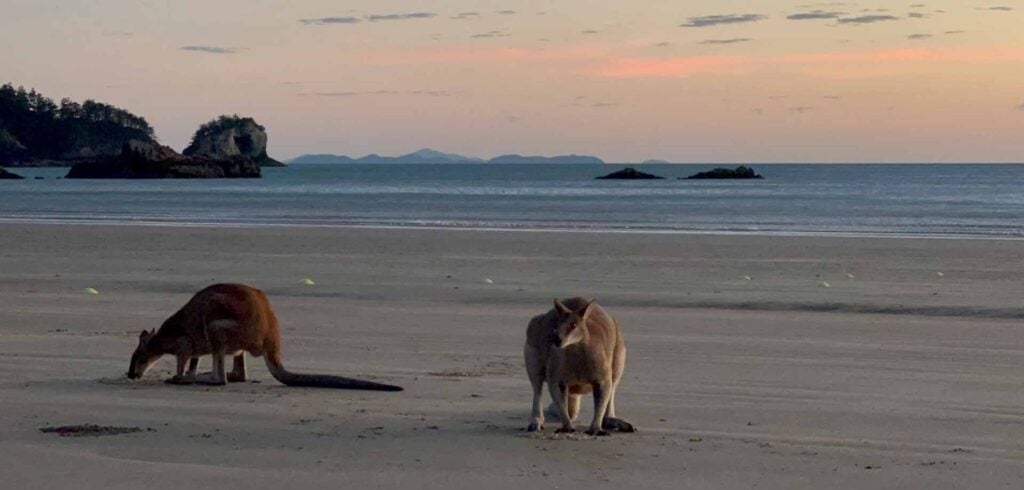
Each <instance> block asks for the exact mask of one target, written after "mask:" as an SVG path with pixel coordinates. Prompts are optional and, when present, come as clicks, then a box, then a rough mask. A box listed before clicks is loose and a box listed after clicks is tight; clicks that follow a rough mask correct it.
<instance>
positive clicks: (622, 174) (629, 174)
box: [594, 167, 665, 180]
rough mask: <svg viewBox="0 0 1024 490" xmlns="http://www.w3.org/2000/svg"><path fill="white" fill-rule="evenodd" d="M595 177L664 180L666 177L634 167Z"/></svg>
mask: <svg viewBox="0 0 1024 490" xmlns="http://www.w3.org/2000/svg"><path fill="white" fill-rule="evenodd" d="M594 178H595V179H598V180H662V179H664V178H665V177H662V176H660V175H654V174H649V173H647V172H641V171H639V170H637V169H635V168H633V167H626V168H624V169H622V170H619V171H618V172H612V173H610V174H608V175H602V176H601V177H594Z"/></svg>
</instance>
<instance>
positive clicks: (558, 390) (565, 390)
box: [548, 383, 576, 433]
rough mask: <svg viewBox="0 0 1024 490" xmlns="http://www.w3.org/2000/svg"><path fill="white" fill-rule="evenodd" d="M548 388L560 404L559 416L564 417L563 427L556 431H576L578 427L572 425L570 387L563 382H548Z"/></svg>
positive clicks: (552, 396) (557, 403) (556, 402)
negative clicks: (569, 407)
mask: <svg viewBox="0 0 1024 490" xmlns="http://www.w3.org/2000/svg"><path fill="white" fill-rule="evenodd" d="M548 388H550V389H551V398H552V399H554V400H555V404H556V405H558V416H559V418H561V419H562V427H560V428H558V429H557V430H555V432H558V433H562V432H576V428H575V427H573V425H572V417H569V410H568V405H569V387H568V386H565V385H563V384H561V383H548Z"/></svg>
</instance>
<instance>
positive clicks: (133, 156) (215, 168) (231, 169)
mask: <svg viewBox="0 0 1024 490" xmlns="http://www.w3.org/2000/svg"><path fill="white" fill-rule="evenodd" d="M259 176H260V166H259V165H258V164H257V163H256V161H255V160H251V159H248V158H244V157H234V158H224V159H212V158H204V157H188V156H182V155H179V154H178V153H177V152H175V151H174V150H172V149H170V148H168V147H166V146H163V145H160V144H157V143H151V142H148V141H137V140H133V141H130V142H128V143H126V144H125V145H124V147H123V148H122V149H121V154H120V155H118V156H117V157H115V158H111V159H104V160H95V161H90V162H83V163H79V164H76V165H75V166H74V167H71V171H69V172H68V175H67V178H69V179H195V178H240V177H259Z"/></svg>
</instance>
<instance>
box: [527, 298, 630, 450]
mask: <svg viewBox="0 0 1024 490" xmlns="http://www.w3.org/2000/svg"><path fill="white" fill-rule="evenodd" d="M554 305H555V307H554V308H552V309H551V310H550V311H548V312H547V313H545V314H543V315H538V316H536V317H534V318H533V319H531V320H530V324H529V326H528V327H527V328H526V346H525V348H524V349H523V352H524V357H525V358H526V372H527V374H528V375H529V377H530V383H531V384H532V385H533V410H532V412H531V413H530V425H529V427H528V428H527V430H529V431H531V432H533V431H538V430H541V429H543V428H544V413H543V412H542V411H541V408H540V406H541V393H542V391H543V386H544V382H545V381H546V382H547V383H548V388H549V389H550V391H551V398H552V399H553V400H554V403H553V405H554V406H555V408H556V410H557V413H558V414H559V417H560V418H561V419H562V427H561V428H560V429H558V430H557V431H556V432H574V431H575V430H576V429H575V428H574V427H573V420H575V419H576V415H577V414H578V413H579V408H580V396H581V395H583V394H586V393H590V392H591V391H592V392H593V393H594V420H593V421H592V422H591V424H590V428H589V429H588V430H587V433H588V434H591V435H607V434H608V433H607V432H606V430H607V429H613V430H618V431H622V432H635V431H636V427H634V426H633V424H630V423H629V422H626V421H625V420H622V419H619V418H616V417H615V390H616V388H618V385H619V381H620V380H621V379H622V371H623V369H624V368H625V365H626V345H625V343H624V342H623V339H622V333H621V332H620V331H619V324H618V322H617V321H615V319H614V318H612V316H611V315H609V314H608V312H606V311H605V310H604V308H601V306H600V305H598V304H597V303H596V302H595V301H588V300H585V299H583V298H570V299H567V300H564V301H559V300H558V299H555V300H554Z"/></svg>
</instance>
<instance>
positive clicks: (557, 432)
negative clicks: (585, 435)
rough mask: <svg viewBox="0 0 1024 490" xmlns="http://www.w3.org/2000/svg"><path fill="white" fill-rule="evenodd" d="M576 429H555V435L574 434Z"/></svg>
mask: <svg viewBox="0 0 1024 490" xmlns="http://www.w3.org/2000/svg"><path fill="white" fill-rule="evenodd" d="M575 433H576V429H575V428H573V427H559V428H557V429H555V434H575Z"/></svg>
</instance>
